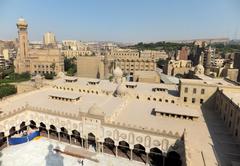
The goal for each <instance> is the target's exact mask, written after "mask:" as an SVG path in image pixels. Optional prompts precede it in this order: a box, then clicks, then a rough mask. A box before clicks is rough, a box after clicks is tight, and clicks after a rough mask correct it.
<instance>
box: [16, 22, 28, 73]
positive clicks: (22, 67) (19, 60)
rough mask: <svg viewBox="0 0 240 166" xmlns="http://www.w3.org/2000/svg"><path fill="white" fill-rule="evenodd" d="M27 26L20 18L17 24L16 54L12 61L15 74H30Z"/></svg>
mask: <svg viewBox="0 0 240 166" xmlns="http://www.w3.org/2000/svg"><path fill="white" fill-rule="evenodd" d="M27 27H28V24H27V22H26V21H25V20H24V19H23V18H20V19H19V20H18V22H17V28H18V42H19V43H18V45H19V46H18V54H17V57H16V59H15V60H14V66H15V72H16V73H23V72H30V65H31V64H30V60H29V54H28V32H27Z"/></svg>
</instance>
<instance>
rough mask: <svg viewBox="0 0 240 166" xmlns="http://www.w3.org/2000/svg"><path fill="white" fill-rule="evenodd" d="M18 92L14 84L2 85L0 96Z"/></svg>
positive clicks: (0, 86)
mask: <svg viewBox="0 0 240 166" xmlns="http://www.w3.org/2000/svg"><path fill="white" fill-rule="evenodd" d="M15 93H17V88H16V87H15V86H14V85H9V84H3V85H0V98H3V97H5V96H9V95H12V94H15Z"/></svg>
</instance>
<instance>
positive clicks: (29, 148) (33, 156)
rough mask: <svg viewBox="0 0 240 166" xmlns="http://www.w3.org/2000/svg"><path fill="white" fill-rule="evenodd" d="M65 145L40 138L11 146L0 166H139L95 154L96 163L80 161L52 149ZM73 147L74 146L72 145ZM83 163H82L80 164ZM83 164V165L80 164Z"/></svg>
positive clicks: (2, 158) (4, 152) (126, 160)
mask: <svg viewBox="0 0 240 166" xmlns="http://www.w3.org/2000/svg"><path fill="white" fill-rule="evenodd" d="M67 145H68V144H65V143H63V142H59V141H56V140H52V139H47V138H45V137H41V138H40V139H37V140H33V141H30V142H27V143H24V144H19V145H12V146H9V147H7V148H4V149H3V150H2V151H1V155H0V165H1V166H81V165H84V166H126V165H128V166H138V165H139V166H141V165H145V164H144V163H140V162H137V161H130V160H128V159H125V158H121V157H114V156H112V155H108V154H102V153H96V155H95V156H93V157H92V158H94V159H95V160H98V162H96V161H94V160H89V159H82V158H78V157H73V156H70V155H66V154H62V153H57V152H55V151H54V150H53V149H54V148H59V149H64V148H65V146H67ZM72 146H74V145H72ZM82 161H83V162H82ZM82 163H83V164H82Z"/></svg>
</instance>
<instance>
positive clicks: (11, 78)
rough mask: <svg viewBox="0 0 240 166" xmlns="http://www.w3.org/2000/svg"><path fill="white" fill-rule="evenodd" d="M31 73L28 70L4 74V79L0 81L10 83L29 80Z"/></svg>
mask: <svg viewBox="0 0 240 166" xmlns="http://www.w3.org/2000/svg"><path fill="white" fill-rule="evenodd" d="M30 78H31V75H30V73H29V72H24V73H21V74H18V73H11V74H9V75H8V76H5V78H4V79H2V80H0V83H11V82H22V81H28V80H30Z"/></svg>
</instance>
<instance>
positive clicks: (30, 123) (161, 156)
mask: <svg viewBox="0 0 240 166" xmlns="http://www.w3.org/2000/svg"><path fill="white" fill-rule="evenodd" d="M38 113H39V112H34V111H33V112H30V111H22V112H20V113H19V114H14V115H15V116H13V117H9V118H8V119H4V120H3V121H0V131H4V132H1V133H0V143H1V144H0V145H1V147H2V148H4V147H6V146H7V144H8V138H9V137H12V136H14V135H15V134H17V133H21V132H23V131H24V130H27V129H28V128H32V129H37V130H39V131H40V134H41V136H44V137H47V138H49V139H55V140H58V141H61V142H65V143H68V144H72V145H76V146H79V147H83V148H86V149H89V150H91V151H94V152H97V153H105V154H109V155H113V156H116V157H122V158H126V159H129V160H135V161H138V162H142V163H151V164H153V165H154V164H155V165H166V166H168V165H175V166H178V165H179V166H180V165H182V164H181V163H182V160H181V156H180V154H179V152H178V150H172V149H171V148H169V147H168V149H167V150H166V151H163V149H162V148H163V146H161V145H163V144H164V143H163V142H161V143H158V144H159V145H156V146H154V145H153V146H152V145H151V147H149V146H146V143H145V142H144V141H141V142H142V143H140V141H133V142H132V143H130V142H131V141H130V142H129V139H125V140H124V139H117V140H116V139H115V138H114V135H113V134H110V133H109V132H110V131H109V130H108V129H106V130H107V131H103V133H101V132H99V131H102V130H103V128H102V125H100V124H99V123H100V122H101V121H98V120H93V119H92V121H94V123H93V122H92V123H91V125H90V123H88V122H89V119H87V118H86V117H83V118H82V119H85V120H86V121H82V122H81V123H82V125H84V127H83V126H82V127H80V125H79V126H76V124H74V123H72V122H70V121H69V120H66V118H65V120H66V121H61V119H58V121H57V120H56V119H55V120H54V119H51V118H49V117H48V118H46V115H44V114H43V113H41V115H43V116H42V117H41V116H39V114H38ZM52 117H55V116H52ZM55 118H56V117H55ZM58 118H59V117H58ZM73 121H74V120H73ZM78 122H79V121H78ZM70 123H71V124H70ZM69 124H70V125H69ZM94 125H95V126H94ZM100 126H101V127H100ZM139 138H140V137H137V138H136V139H139ZM166 140H167V139H163V141H166ZM169 144H171V143H169Z"/></svg>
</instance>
